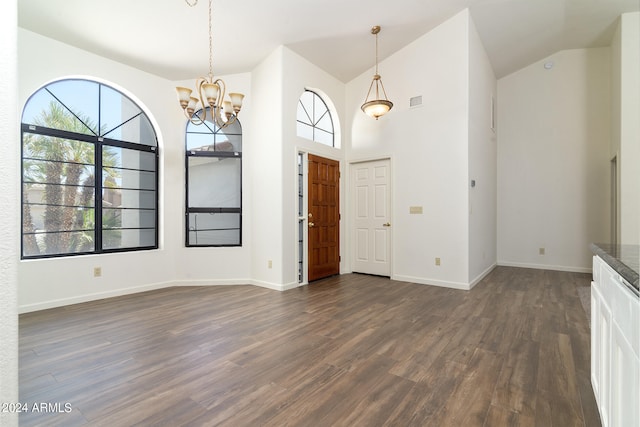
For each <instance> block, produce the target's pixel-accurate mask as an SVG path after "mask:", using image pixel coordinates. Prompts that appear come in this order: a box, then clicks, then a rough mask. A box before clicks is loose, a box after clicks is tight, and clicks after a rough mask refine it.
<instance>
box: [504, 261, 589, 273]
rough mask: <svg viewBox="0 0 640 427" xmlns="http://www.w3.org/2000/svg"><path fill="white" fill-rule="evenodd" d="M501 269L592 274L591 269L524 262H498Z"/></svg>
mask: <svg viewBox="0 0 640 427" xmlns="http://www.w3.org/2000/svg"><path fill="white" fill-rule="evenodd" d="M498 265H499V266H501V267H518V268H533V269H535V270H553V271H567V272H570V273H591V271H592V269H591V267H569V266H564V265H547V264H529V263H524V262H511V261H498Z"/></svg>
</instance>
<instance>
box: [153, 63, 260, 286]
mask: <svg viewBox="0 0 640 427" xmlns="http://www.w3.org/2000/svg"><path fill="white" fill-rule="evenodd" d="M214 72H215V70H214ZM216 77H221V78H222V79H223V80H224V82H225V83H226V85H227V94H228V93H229V92H240V93H244V94H245V95H246V96H245V98H244V101H243V104H242V110H241V111H240V115H239V116H238V118H239V120H240V123H241V125H242V246H241V247H203V248H193V247H191V248H187V247H186V246H185V220H186V218H185V216H184V205H185V178H184V164H185V159H184V149H185V139H184V138H185V134H184V132H185V128H186V119H185V118H184V115H183V114H180V113H181V111H180V108H179V107H177V105H176V104H174V102H175V103H177V101H176V100H175V95H174V93H175V91H174V89H173V86H184V87H188V88H191V89H194V90H195V78H194V79H193V80H187V81H180V82H172V83H171V86H172V87H170V88H169V89H168V94H169V95H174V96H173V97H172V98H171V100H170V101H169V105H168V107H169V109H171V110H172V112H174V113H176V114H177V115H178V116H177V120H178V121H177V122H176V121H175V120H174V121H173V123H172V124H171V126H174V127H176V131H177V133H178V135H179V139H177V140H176V142H175V146H176V147H175V149H176V153H175V158H173V159H172V161H171V163H168V162H167V165H166V167H167V168H171V171H170V172H171V176H173V177H174V181H176V182H174V183H173V184H175V185H174V186H173V187H174V188H172V189H171V193H168V194H166V196H167V197H169V198H170V199H171V200H172V201H171V203H172V204H175V206H171V208H172V209H175V210H177V211H179V212H178V213H179V215H180V217H179V220H178V221H175V222H170V223H166V224H165V227H167V228H168V229H169V230H168V231H170V232H171V234H172V235H174V240H173V242H174V243H172V245H171V246H165V249H166V250H169V251H171V252H173V253H174V254H175V255H174V256H175V262H176V267H175V269H176V273H175V281H176V282H175V283H176V284H182V285H207V284H237V283H239V284H246V283H249V281H250V278H251V242H252V241H251V239H252V218H253V212H254V210H253V209H252V200H251V192H250V191H249V188H251V181H252V168H251V167H248V162H249V161H250V160H249V159H250V158H251V152H252V147H253V146H254V144H255V143H254V141H253V139H252V133H251V131H250V129H251V127H252V126H251V124H250V123H251V119H252V110H253V101H254V96H252V94H251V90H252V80H251V74H250V73H240V74H232V75H228V76H216ZM227 98H228V97H227ZM173 107H175V111H174V108H173ZM172 148H173V147H172ZM167 207H168V206H167Z"/></svg>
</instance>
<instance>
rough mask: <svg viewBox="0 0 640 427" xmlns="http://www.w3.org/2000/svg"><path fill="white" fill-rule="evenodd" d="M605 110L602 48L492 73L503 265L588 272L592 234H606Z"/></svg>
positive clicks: (605, 52) (605, 53) (596, 237)
mask: <svg viewBox="0 0 640 427" xmlns="http://www.w3.org/2000/svg"><path fill="white" fill-rule="evenodd" d="M548 61H553V62H554V66H553V68H552V69H550V70H547V69H545V68H544V67H543V64H544V63H546V62H548ZM609 111H610V105H609V49H608V48H598V49H578V50H566V51H561V52H558V53H556V54H554V55H552V56H551V57H549V58H545V59H544V60H542V61H539V62H536V63H534V64H531V65H530V66H528V67H525V68H523V69H521V70H519V71H517V72H515V73H513V74H511V75H509V76H506V77H503V78H502V79H500V80H499V81H498V123H499V125H498V263H499V264H503V265H515V266H524V267H534V268H549V269H558V270H571V271H585V272H588V271H591V253H590V251H589V248H588V245H589V243H591V242H602V241H607V240H608V236H609V169H608V168H609V163H608V162H609V138H610V134H609V114H610V113H609ZM539 248H545V255H539Z"/></svg>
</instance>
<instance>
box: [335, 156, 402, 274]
mask: <svg viewBox="0 0 640 427" xmlns="http://www.w3.org/2000/svg"><path fill="white" fill-rule="evenodd" d="M379 161H388V162H389V181H388V184H389V191H390V195H389V198H388V200H389V202H388V206H387V209H388V212H389V219H390V221H389V222H390V223H391V227H390V228H389V238H388V242H387V245H388V246H387V251H388V256H389V277H393V259H394V257H393V254H394V234H395V233H394V232H393V227H394V224H393V218H394V212H393V197H394V188H393V159H392V157H391V156H383V157H376V158H367V159H360V160H354V161H350V162H349V163H348V167H349V173H348V174H347V177H348V178H347V179H348V180H349V182H348V183H347V188H348V209H349V222H348V235H349V236H350V239H349V245H348V246H347V248H346V250H347V253H348V254H349V260H350V262H349V265H350V271H352V272H353V271H354V268H353V267H354V265H355V259H356V249H357V247H356V226H355V220H356V219H355V217H356V201H357V197H356V194H355V192H354V182H353V173H354V169H355V167H356V166H357V165H361V164H363V163H373V162H379Z"/></svg>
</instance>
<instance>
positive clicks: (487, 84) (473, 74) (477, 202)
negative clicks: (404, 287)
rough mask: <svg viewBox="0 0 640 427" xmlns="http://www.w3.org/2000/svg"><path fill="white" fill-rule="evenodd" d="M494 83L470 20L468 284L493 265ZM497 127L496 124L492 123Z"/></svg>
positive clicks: (494, 197)
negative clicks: (492, 127)
mask: <svg viewBox="0 0 640 427" xmlns="http://www.w3.org/2000/svg"><path fill="white" fill-rule="evenodd" d="M496 87H497V82H496V78H495V75H494V73H493V68H492V67H491V63H490V62H489V57H488V56H487V53H486V51H485V50H484V46H483V45H482V41H481V40H480V36H479V35H478V32H477V30H476V27H475V25H474V23H473V20H472V19H471V17H469V181H471V180H474V181H475V187H471V183H470V182H468V183H467V186H468V188H469V278H468V280H469V283H471V284H475V283H477V282H478V281H479V280H480V279H481V278H482V277H484V275H485V274H486V273H488V272H489V271H491V269H492V268H493V267H494V266H495V264H496V250H497V242H496V233H497V223H496V215H497V212H496V204H497V200H496V199H497V181H496V180H497V178H496V176H497V175H496V167H497V164H496V162H497V152H496V151H497V145H496V144H497V142H496V134H495V131H494V130H492V129H491V124H492V113H491V107H492V98H493V99H494V105H495V102H497V99H496ZM494 124H497V122H494Z"/></svg>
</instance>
